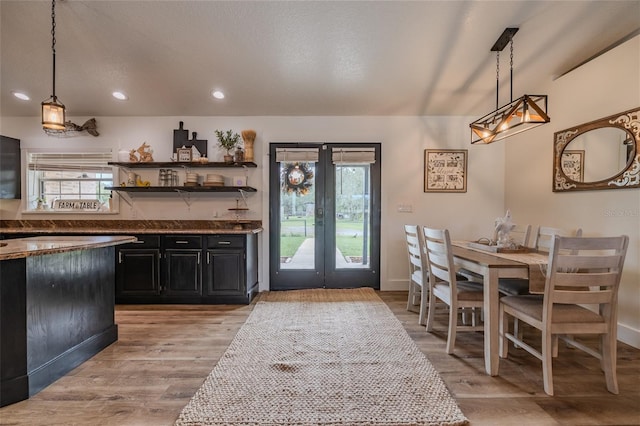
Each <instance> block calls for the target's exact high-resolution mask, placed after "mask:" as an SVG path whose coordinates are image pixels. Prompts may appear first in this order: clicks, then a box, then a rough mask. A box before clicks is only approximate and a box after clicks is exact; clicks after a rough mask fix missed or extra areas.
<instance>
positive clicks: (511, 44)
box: [509, 37, 513, 71]
mask: <svg viewBox="0 0 640 426" xmlns="http://www.w3.org/2000/svg"><path fill="white" fill-rule="evenodd" d="M510 47H511V57H510V60H511V62H510V63H509V66H510V68H511V70H512V71H513V37H511V43H510Z"/></svg>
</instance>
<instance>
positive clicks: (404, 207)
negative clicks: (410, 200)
mask: <svg viewBox="0 0 640 426" xmlns="http://www.w3.org/2000/svg"><path fill="white" fill-rule="evenodd" d="M398 212H399V213H411V212H413V206H412V205H411V204H398Z"/></svg>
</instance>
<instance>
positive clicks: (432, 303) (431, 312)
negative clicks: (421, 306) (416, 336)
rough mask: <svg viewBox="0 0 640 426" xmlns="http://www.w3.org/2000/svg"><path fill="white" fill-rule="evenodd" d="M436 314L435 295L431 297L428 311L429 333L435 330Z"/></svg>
mask: <svg viewBox="0 0 640 426" xmlns="http://www.w3.org/2000/svg"><path fill="white" fill-rule="evenodd" d="M435 313H436V297H435V296H434V295H433V294H430V295H429V309H428V311H427V324H426V329H427V331H431V330H433V317H434V316H435Z"/></svg>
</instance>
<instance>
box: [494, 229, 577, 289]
mask: <svg viewBox="0 0 640 426" xmlns="http://www.w3.org/2000/svg"><path fill="white" fill-rule="evenodd" d="M556 235H558V236H561V237H580V236H582V229H581V228H578V229H561V228H552V227H549V226H540V227H538V231H537V232H536V234H535V236H534V239H533V249H534V250H536V251H538V252H542V253H549V249H550V247H551V244H552V242H553V238H554V237H555V236H556ZM498 291H499V292H500V294H503V295H510V296H515V295H519V294H529V280H527V279H525V278H500V279H499V280H498Z"/></svg>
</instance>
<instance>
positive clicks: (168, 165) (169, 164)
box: [108, 161, 258, 169]
mask: <svg viewBox="0 0 640 426" xmlns="http://www.w3.org/2000/svg"><path fill="white" fill-rule="evenodd" d="M108 164H109V165H110V166H117V167H125V168H129V169H163V168H171V167H181V168H192V167H193V168H198V167H202V168H207V167H208V168H242V167H258V165H257V164H256V163H254V162H249V161H245V162H242V163H224V162H217V161H210V162H208V163H200V162H196V161H194V162H180V161H166V162H151V163H134V162H116V161H110V162H109V163H108Z"/></svg>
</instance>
